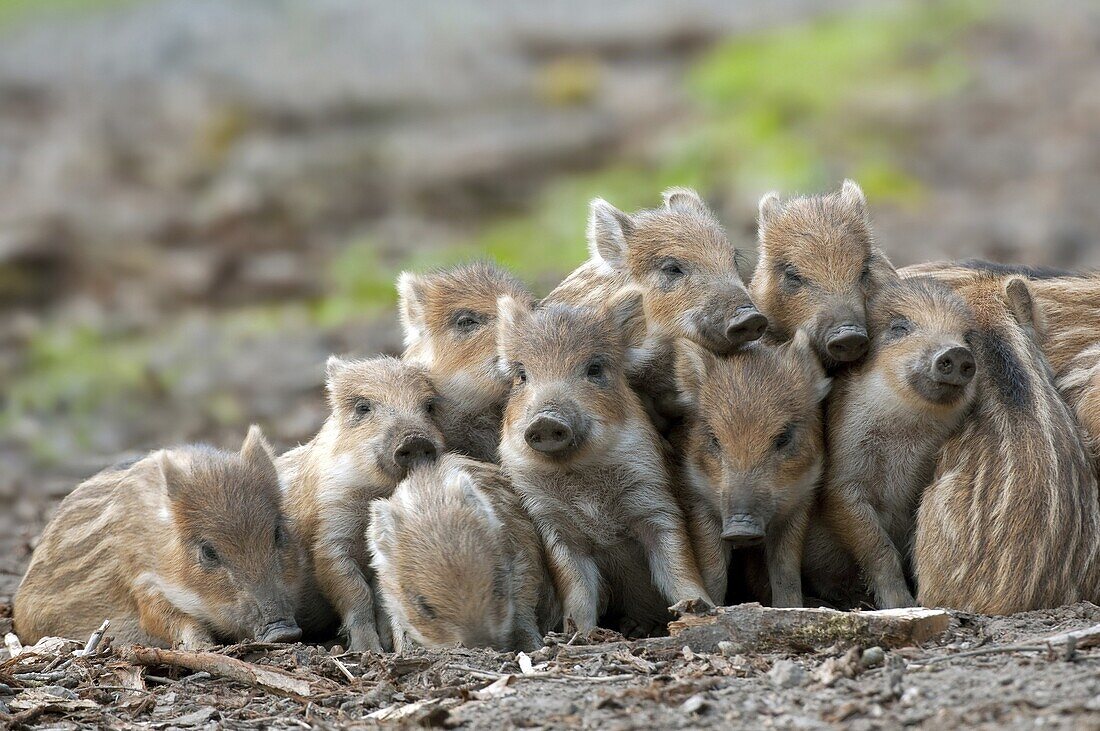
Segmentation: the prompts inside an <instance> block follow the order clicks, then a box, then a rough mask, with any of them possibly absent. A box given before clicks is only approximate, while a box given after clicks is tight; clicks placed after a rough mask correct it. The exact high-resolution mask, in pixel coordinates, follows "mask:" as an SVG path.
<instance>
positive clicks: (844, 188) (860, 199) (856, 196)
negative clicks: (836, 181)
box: [840, 178, 867, 218]
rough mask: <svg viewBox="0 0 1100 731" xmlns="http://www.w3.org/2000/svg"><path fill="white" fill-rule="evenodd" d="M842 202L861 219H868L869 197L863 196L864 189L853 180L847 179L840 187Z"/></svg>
mask: <svg viewBox="0 0 1100 731" xmlns="http://www.w3.org/2000/svg"><path fill="white" fill-rule="evenodd" d="M840 201H841V202H842V203H843V204H844V205H846V206H847V207H848V208H850V209H852V210H853V211H855V212H856V213H858V214H859V215H860V216H861V217H863V218H866V217H867V196H865V195H864V194H863V188H860V187H859V184H858V183H856V181H854V180H852V179H851V178H846V179H845V180H844V182H843V183H842V184H841V186H840Z"/></svg>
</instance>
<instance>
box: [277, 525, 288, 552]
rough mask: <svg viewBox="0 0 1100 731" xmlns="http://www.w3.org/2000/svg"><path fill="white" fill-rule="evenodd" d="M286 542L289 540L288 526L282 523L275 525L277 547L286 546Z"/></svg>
mask: <svg viewBox="0 0 1100 731" xmlns="http://www.w3.org/2000/svg"><path fill="white" fill-rule="evenodd" d="M286 542H287V535H286V528H284V527H283V526H281V525H277V526H275V547H276V548H283V547H284V546H286Z"/></svg>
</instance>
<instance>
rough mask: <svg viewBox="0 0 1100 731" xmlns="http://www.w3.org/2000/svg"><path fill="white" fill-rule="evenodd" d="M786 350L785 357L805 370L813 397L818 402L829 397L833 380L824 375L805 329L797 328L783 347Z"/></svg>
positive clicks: (819, 360)
mask: <svg viewBox="0 0 1100 731" xmlns="http://www.w3.org/2000/svg"><path fill="white" fill-rule="evenodd" d="M784 347H785V348H786V349H787V357H788V358H790V359H792V360H793V361H794V363H795V364H797V365H800V366H801V367H802V368H804V369H805V371H806V374H807V376H809V377H810V379H811V381H812V382H813V388H814V396H815V397H816V398H817V400H818V401H823V400H824V399H825V397H826V396H828V395H829V391H831V390H832V387H833V379H832V378H829V376H828V375H827V374H826V373H825V368H824V366H822V365H821V359H820V358H819V357H818V355H817V350H815V349H814V346H813V343H812V342H811V340H810V335H809V333H808V332H806V330H805V329H803V328H799V330H798V331H796V332H795V334H794V337H793V338H791V340H790V341H789V342H788V343H786V345H784Z"/></svg>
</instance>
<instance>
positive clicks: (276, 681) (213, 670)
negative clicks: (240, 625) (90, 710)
mask: <svg viewBox="0 0 1100 731" xmlns="http://www.w3.org/2000/svg"><path fill="white" fill-rule="evenodd" d="M123 657H124V658H125V659H127V660H129V661H131V662H134V663H135V664H138V665H167V666H171V667H179V668H185V669H187V670H195V671H202V672H207V673H210V674H211V675H215V676H218V677H222V678H228V679H229V680H235V681H237V682H239V683H244V684H245V685H254V686H259V687H261V688H264V689H266V690H270V691H273V692H275V693H280V694H282V695H287V696H291V697H294V698H299V699H302V700H305V699H306V698H308V697H309V695H310V694H311V693H312V692H313V687H312V685H311V684H310V682H309V681H308V680H305V679H304V678H299V677H296V676H293V675H291V674H290V673H287V672H284V671H282V670H274V669H272V668H265V667H260V666H259V665H253V664H252V663H247V662H244V661H243V660H238V659H236V658H232V657H226V656H225V655H218V654H216V653H213V652H188V651H185V650H159V649H156V648H152V647H138V646H135V647H132V648H129V649H128V650H127V651H126V652H125V653H124V654H123Z"/></svg>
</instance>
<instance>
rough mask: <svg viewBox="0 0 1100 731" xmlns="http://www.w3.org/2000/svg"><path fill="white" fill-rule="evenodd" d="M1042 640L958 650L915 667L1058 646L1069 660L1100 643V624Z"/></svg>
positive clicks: (1043, 650)
mask: <svg viewBox="0 0 1100 731" xmlns="http://www.w3.org/2000/svg"><path fill="white" fill-rule="evenodd" d="M1041 642H1042V643H1043V644H1041V645H999V646H997V647H982V648H979V649H977V650H969V651H967V652H956V653H955V654H953V655H943V656H941V657H934V658H931V659H930V660H924V661H923V662H919V663H913V665H914V666H915V667H923V666H925V665H934V664H936V663H941V662H947V661H948V660H954V659H956V658H960V657H977V656H979V655H999V654H1003V653H1012V652H1048V651H1049V652H1053V651H1054V650H1055V649H1057V648H1062V652H1061V656H1062V659H1064V660H1067V661H1069V660H1072V659H1074V656H1075V655H1076V653H1077V650H1083V649H1085V648H1087V647H1093V646H1094V645H1100V624H1097V625H1093V626H1092V627H1086V628H1085V629H1079V630H1074V631H1072V632H1062V633H1060V634H1056V635H1051V636H1050V637H1047V638H1046V639H1044V640H1041Z"/></svg>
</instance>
